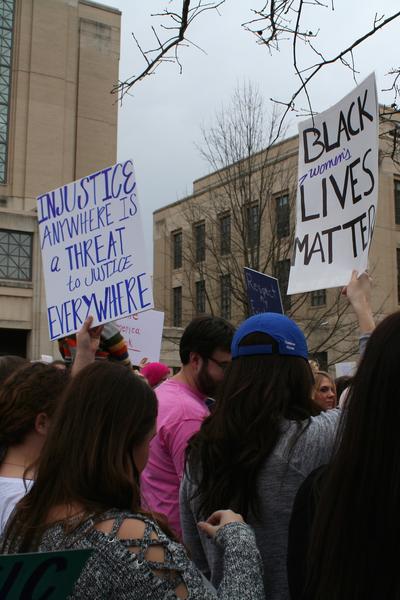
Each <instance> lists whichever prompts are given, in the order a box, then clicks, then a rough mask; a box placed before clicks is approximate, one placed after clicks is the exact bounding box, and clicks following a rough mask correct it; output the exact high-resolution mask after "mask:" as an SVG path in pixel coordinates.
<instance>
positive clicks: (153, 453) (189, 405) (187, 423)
mask: <svg viewBox="0 0 400 600" xmlns="http://www.w3.org/2000/svg"><path fill="white" fill-rule="evenodd" d="M155 392H156V394H157V398H158V417H157V434H156V436H155V437H154V438H153V440H152V442H151V445H150V455H149V461H148V463H147V466H146V468H145V470H144V471H143V473H142V475H141V490H142V494H143V499H144V502H145V505H146V504H147V506H148V507H149V508H150V509H151V510H153V511H156V512H159V513H162V514H163V515H165V516H166V517H167V518H168V522H169V524H170V526H171V527H172V528H173V529H174V530H175V532H176V533H178V534H179V535H181V524H180V518H179V487H180V482H181V479H182V476H183V470H184V465H185V450H186V446H187V443H188V441H189V439H190V438H191V437H192V435H193V434H195V433H197V431H199V429H200V426H201V423H202V421H203V419H204V418H205V417H206V416H207V415H208V414H209V410H208V408H207V406H206V404H205V402H204V400H205V396H203V395H202V394H200V393H199V392H197V391H196V390H193V389H192V388H190V387H189V386H187V385H185V384H184V383H181V382H180V381H176V380H175V379H169V380H168V381H165V382H164V383H162V384H161V385H160V386H159V387H158V388H156V390H155Z"/></svg>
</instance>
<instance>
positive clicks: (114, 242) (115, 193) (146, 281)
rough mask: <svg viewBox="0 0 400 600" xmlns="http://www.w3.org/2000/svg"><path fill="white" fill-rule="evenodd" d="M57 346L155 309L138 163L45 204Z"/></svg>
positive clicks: (71, 187) (41, 215)
mask: <svg viewBox="0 0 400 600" xmlns="http://www.w3.org/2000/svg"><path fill="white" fill-rule="evenodd" d="M37 210H38V220H39V233H40V243H41V249H42V260H43V271H44V280H45V285H46V301H47V315H48V322H49V332H50V339H51V340H55V339H57V338H60V337H63V336H65V335H68V334H71V333H75V332H76V331H78V329H79V328H80V327H81V325H82V323H83V321H84V320H85V319H86V317H88V316H89V315H93V317H94V321H93V324H94V325H97V324H100V323H107V322H109V321H115V320H116V319H118V318H121V317H124V316H128V315H131V314H134V313H138V312H141V311H142V310H148V309H150V308H152V307H153V294H152V285H151V278H150V274H149V269H148V264H147V255H146V251H145V248H144V236H143V229H142V222H141V217H140V207H139V203H138V198H137V191H136V180H135V173H134V168H133V162H132V161H131V160H127V161H125V162H122V163H117V164H116V165H113V166H112V167H107V168H106V169H102V170H101V171H98V172H96V173H93V174H92V175H88V176H87V177H82V179H78V180H77V181H74V182H73V183H69V184H68V185H63V186H61V187H60V188H58V189H56V190H53V191H51V192H48V193H46V194H42V195H41V196H39V197H38V198H37Z"/></svg>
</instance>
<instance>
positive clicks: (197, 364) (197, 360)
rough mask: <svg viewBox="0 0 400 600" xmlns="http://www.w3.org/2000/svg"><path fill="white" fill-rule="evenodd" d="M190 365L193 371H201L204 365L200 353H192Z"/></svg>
mask: <svg viewBox="0 0 400 600" xmlns="http://www.w3.org/2000/svg"><path fill="white" fill-rule="evenodd" d="M189 364H190V366H191V367H192V369H193V370H194V371H195V372H196V373H197V372H198V371H200V369H201V366H202V364H203V358H202V357H201V356H200V354H199V353H198V352H191V353H190V354H189Z"/></svg>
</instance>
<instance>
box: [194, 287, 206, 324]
mask: <svg viewBox="0 0 400 600" xmlns="http://www.w3.org/2000/svg"><path fill="white" fill-rule="evenodd" d="M205 312H206V282H205V281H204V279H202V280H201V281H196V315H201V314H203V313H205Z"/></svg>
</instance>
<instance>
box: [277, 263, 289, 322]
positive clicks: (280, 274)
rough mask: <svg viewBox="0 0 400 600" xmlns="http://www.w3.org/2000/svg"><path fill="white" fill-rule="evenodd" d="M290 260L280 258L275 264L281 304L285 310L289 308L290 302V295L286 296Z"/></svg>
mask: <svg viewBox="0 0 400 600" xmlns="http://www.w3.org/2000/svg"><path fill="white" fill-rule="evenodd" d="M289 271H290V260H288V259H287V260H280V261H279V262H278V263H277V265H276V277H277V279H278V281H279V287H280V290H281V295H282V304H283V308H284V310H285V311H287V310H289V309H290V307H291V305H292V303H291V300H290V296H287V294H286V292H287V288H288V283H289Z"/></svg>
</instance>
